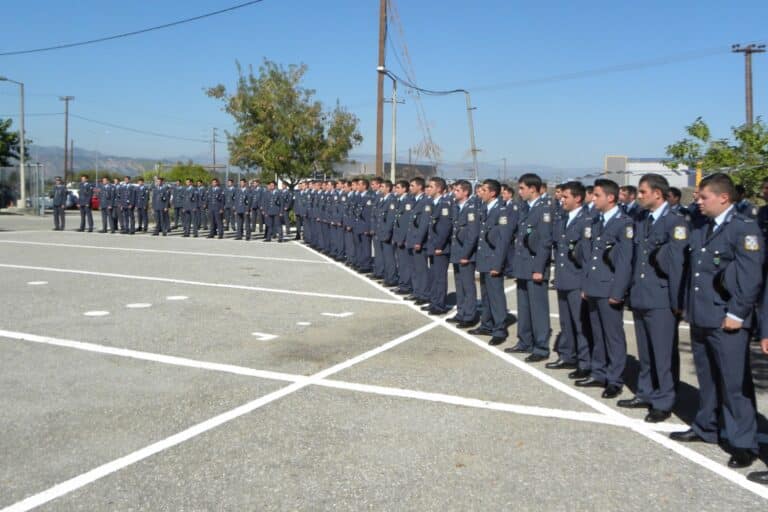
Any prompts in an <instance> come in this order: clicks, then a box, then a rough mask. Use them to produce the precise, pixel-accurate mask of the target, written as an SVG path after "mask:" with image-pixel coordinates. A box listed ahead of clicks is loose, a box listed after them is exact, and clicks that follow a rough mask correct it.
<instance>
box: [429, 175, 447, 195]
mask: <svg viewBox="0 0 768 512" xmlns="http://www.w3.org/2000/svg"><path fill="white" fill-rule="evenodd" d="M445 187H446V184H445V180H444V179H443V178H440V177H437V176H435V177H433V178H430V179H429V186H428V187H427V194H429V196H430V197H432V198H433V199H437V198H438V197H440V196H442V195H443V194H444V193H445Z"/></svg>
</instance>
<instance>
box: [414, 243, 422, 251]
mask: <svg viewBox="0 0 768 512" xmlns="http://www.w3.org/2000/svg"><path fill="white" fill-rule="evenodd" d="M413 250H414V251H416V252H421V244H415V245H414V246H413Z"/></svg>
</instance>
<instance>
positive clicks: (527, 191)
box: [507, 173, 553, 363]
mask: <svg viewBox="0 0 768 512" xmlns="http://www.w3.org/2000/svg"><path fill="white" fill-rule="evenodd" d="M541 187H542V181H541V178H540V177H539V176H538V175H536V174H532V173H526V174H523V175H522V176H520V179H519V180H518V184H517V189H518V193H519V194H518V195H519V196H520V199H521V200H522V201H525V203H523V210H522V212H520V216H519V220H518V222H517V226H516V234H517V236H516V238H515V260H514V268H513V275H514V276H515V278H516V279H517V315H518V324H517V344H516V345H515V346H514V347H511V348H508V349H507V352H509V353H515V352H520V353H529V355H528V357H526V359H525V360H526V361H528V362H531V363H535V362H537V361H543V360H545V359H547V358H548V357H549V335H550V331H551V329H550V323H549V299H548V289H549V272H550V264H551V262H552V220H553V219H552V209H551V207H550V206H549V205H550V204H551V201H547V200H546V198H545V199H541V197H540V193H539V191H540V190H541ZM512 229H515V228H512Z"/></svg>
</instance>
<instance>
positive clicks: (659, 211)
mask: <svg viewBox="0 0 768 512" xmlns="http://www.w3.org/2000/svg"><path fill="white" fill-rule="evenodd" d="M668 208H669V203H668V202H666V201H664V202H663V203H662V204H661V206H659V207H658V208H656V209H655V210H654V211H652V212H651V213H650V217H651V218H652V219H653V222H652V224H653V223H655V222H656V221H657V220H659V219H660V218H662V217H663V216H664V214H665V213H666V211H667V209H668Z"/></svg>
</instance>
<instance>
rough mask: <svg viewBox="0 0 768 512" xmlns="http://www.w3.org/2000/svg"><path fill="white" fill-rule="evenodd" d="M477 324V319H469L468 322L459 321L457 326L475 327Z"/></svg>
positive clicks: (464, 327) (463, 327)
mask: <svg viewBox="0 0 768 512" xmlns="http://www.w3.org/2000/svg"><path fill="white" fill-rule="evenodd" d="M476 325H477V321H474V322H473V321H471V320H470V321H468V322H459V323H457V324H456V327H461V328H462V329H469V328H470V327H474V326H476Z"/></svg>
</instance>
